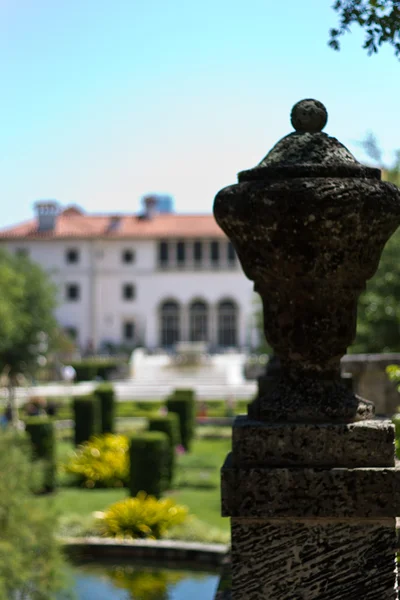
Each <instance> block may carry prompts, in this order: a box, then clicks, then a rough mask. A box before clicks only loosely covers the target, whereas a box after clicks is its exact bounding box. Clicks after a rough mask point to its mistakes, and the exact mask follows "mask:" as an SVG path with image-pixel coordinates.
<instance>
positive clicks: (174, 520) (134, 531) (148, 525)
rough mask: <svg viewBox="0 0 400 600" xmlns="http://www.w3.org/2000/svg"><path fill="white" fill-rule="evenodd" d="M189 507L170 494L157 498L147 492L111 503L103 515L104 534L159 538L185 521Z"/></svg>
mask: <svg viewBox="0 0 400 600" xmlns="http://www.w3.org/2000/svg"><path fill="white" fill-rule="evenodd" d="M187 514H188V510H187V508H186V507H185V506H180V505H178V504H176V502H175V501H174V500H172V499H171V498H163V499H162V500H157V499H156V498H154V497H153V496H150V495H147V494H146V493H144V492H139V493H138V494H137V496H136V497H135V498H126V499H125V500H121V502H116V503H115V504H113V505H111V506H110V507H109V508H108V509H107V510H106V511H105V513H104V515H103V518H102V519H101V528H102V533H103V535H106V536H109V537H122V538H133V539H135V538H150V539H159V538H160V537H162V536H163V535H164V534H165V533H166V531H167V530H168V529H170V528H171V527H173V526H174V525H179V524H180V523H183V522H184V521H185V519H186V517H187Z"/></svg>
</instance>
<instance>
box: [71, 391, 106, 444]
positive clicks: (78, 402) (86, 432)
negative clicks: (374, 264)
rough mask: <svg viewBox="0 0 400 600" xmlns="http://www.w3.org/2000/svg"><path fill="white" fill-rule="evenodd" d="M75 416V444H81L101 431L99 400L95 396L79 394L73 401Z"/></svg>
mask: <svg viewBox="0 0 400 600" xmlns="http://www.w3.org/2000/svg"><path fill="white" fill-rule="evenodd" d="M73 408H74V416H75V435H74V440H75V445H76V446H78V445H79V444H83V442H86V441H87V440H89V439H90V438H91V437H93V436H94V435H98V434H100V433H101V414H100V402H99V399H98V398H97V396H79V397H77V398H74V403H73Z"/></svg>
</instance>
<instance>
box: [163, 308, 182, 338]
mask: <svg viewBox="0 0 400 600" xmlns="http://www.w3.org/2000/svg"><path fill="white" fill-rule="evenodd" d="M160 332H161V335H160V337H161V346H163V347H169V346H173V345H174V344H176V343H177V342H179V340H180V337H181V327H180V308H179V304H178V303H177V302H175V300H167V301H166V302H164V303H163V304H162V305H161V311H160Z"/></svg>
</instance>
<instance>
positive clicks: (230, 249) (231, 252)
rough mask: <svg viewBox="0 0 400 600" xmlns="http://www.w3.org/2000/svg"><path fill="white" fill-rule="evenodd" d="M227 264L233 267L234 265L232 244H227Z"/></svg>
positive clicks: (234, 255)
mask: <svg viewBox="0 0 400 600" xmlns="http://www.w3.org/2000/svg"><path fill="white" fill-rule="evenodd" d="M228 263H229V264H230V265H234V264H235V263H236V252H235V248H234V247H233V244H232V242H228Z"/></svg>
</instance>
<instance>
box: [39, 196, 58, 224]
mask: <svg viewBox="0 0 400 600" xmlns="http://www.w3.org/2000/svg"><path fill="white" fill-rule="evenodd" d="M35 212H36V217H37V222H38V231H39V232H47V231H54V229H55V226H56V221H57V215H58V214H59V204H58V202H57V201H56V200H39V201H38V202H36V203H35Z"/></svg>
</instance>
